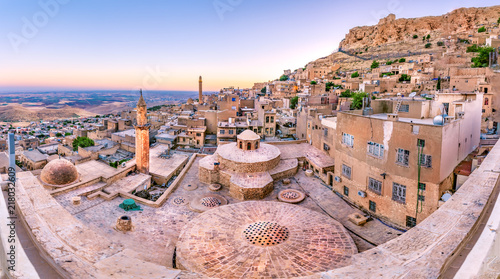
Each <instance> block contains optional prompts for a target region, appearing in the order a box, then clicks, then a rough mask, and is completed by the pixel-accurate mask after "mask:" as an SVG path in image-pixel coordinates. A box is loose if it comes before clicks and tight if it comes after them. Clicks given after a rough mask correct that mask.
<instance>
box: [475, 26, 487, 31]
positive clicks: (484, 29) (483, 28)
mask: <svg viewBox="0 0 500 279" xmlns="http://www.w3.org/2000/svg"><path fill="white" fill-rule="evenodd" d="M477 32H478V33H483V32H486V27H484V26H481V27H480V28H479V29H477Z"/></svg>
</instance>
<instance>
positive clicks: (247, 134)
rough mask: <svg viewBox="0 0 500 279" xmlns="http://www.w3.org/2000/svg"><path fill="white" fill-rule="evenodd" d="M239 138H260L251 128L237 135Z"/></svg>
mask: <svg viewBox="0 0 500 279" xmlns="http://www.w3.org/2000/svg"><path fill="white" fill-rule="evenodd" d="M237 138H238V139H239V140H260V136H259V135H257V134H256V133H254V132H253V131H252V130H245V131H243V132H242V133H241V134H239V135H238V137H237Z"/></svg>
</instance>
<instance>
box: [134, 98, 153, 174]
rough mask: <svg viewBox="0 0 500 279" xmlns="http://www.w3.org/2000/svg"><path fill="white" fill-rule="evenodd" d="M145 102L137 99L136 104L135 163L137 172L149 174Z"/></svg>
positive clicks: (147, 127) (147, 124)
mask: <svg viewBox="0 0 500 279" xmlns="http://www.w3.org/2000/svg"><path fill="white" fill-rule="evenodd" d="M147 110H148V109H147V106H146V101H144V98H143V97H142V89H141V97H139V102H137V124H136V125H135V161H136V164H137V170H138V171H139V172H141V173H144V174H149V126H150V124H149V123H148V118H147V116H146V113H147Z"/></svg>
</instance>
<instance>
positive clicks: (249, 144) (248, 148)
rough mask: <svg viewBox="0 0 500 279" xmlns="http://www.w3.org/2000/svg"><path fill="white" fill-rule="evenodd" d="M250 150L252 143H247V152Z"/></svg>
mask: <svg viewBox="0 0 500 279" xmlns="http://www.w3.org/2000/svg"><path fill="white" fill-rule="evenodd" d="M251 149H252V143H250V142H249V143H247V150H251Z"/></svg>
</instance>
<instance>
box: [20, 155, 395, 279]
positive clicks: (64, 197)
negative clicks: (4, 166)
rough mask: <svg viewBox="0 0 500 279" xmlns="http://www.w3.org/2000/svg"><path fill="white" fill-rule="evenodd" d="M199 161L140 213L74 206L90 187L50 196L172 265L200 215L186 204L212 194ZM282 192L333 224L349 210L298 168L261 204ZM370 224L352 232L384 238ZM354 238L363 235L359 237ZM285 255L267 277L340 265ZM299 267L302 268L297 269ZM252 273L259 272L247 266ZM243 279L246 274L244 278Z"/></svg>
mask: <svg viewBox="0 0 500 279" xmlns="http://www.w3.org/2000/svg"><path fill="white" fill-rule="evenodd" d="M200 160H201V157H197V158H196V160H195V162H194V164H193V165H192V167H191V168H190V169H189V171H188V172H187V173H186V175H185V177H184V178H183V180H182V181H181V182H180V184H179V185H178V187H177V188H176V190H175V191H174V192H172V194H171V195H170V197H169V198H168V199H167V201H166V202H165V203H164V205H163V206H162V207H160V208H151V207H148V206H144V205H141V207H142V209H143V211H133V212H125V211H124V210H123V209H121V208H119V207H118V205H119V204H120V203H122V202H123V200H124V199H123V198H121V197H118V198H115V199H114V200H111V201H105V200H104V199H102V198H95V199H93V200H88V199H87V198H86V197H85V196H82V201H81V204H80V205H78V206H74V205H72V204H71V197H73V196H76V195H80V194H82V193H85V192H86V191H88V190H89V189H91V187H92V186H88V187H83V188H79V189H76V190H74V191H70V192H68V193H65V194H61V195H58V196H54V197H52V198H53V201H54V202H56V203H58V204H60V205H62V206H63V207H64V208H65V209H66V210H67V211H68V212H69V213H71V214H72V215H73V216H74V217H75V218H76V219H77V220H79V221H80V222H81V223H82V224H85V226H86V227H88V229H90V230H92V231H94V232H95V233H96V234H98V235H100V236H102V237H104V238H106V239H110V240H113V241H114V242H116V243H117V245H119V246H120V247H124V248H126V249H129V250H130V251H133V253H135V255H136V256H135V257H136V258H137V259H139V260H141V261H147V262H151V263H153V264H158V265H161V266H165V267H173V263H174V260H176V259H175V258H174V249H175V247H176V246H177V242H178V238H179V235H180V233H181V231H182V228H183V227H185V226H186V225H188V224H190V221H191V220H193V219H194V218H196V217H197V216H199V215H200V213H198V212H195V211H193V210H192V209H191V208H190V207H189V203H191V202H192V201H193V200H195V199H199V200H200V197H206V196H208V195H210V194H214V193H213V192H211V191H210V189H209V186H210V185H208V184H204V183H201V182H200V181H199V179H198V171H199V169H198V164H199V162H200ZM83 167H84V169H83V170H84V172H86V173H87V175H90V172H92V171H95V172H96V173H97V174H98V175H99V176H103V175H106V176H108V175H110V176H111V175H112V174H113V172H116V169H114V168H110V167H108V166H106V165H104V164H100V163H95V162H94V163H88V164H86V165H84V166H83ZM99 167H103V169H102V170H101V171H98V170H95V168H99ZM108 172H109V173H108ZM105 173H106V174H105ZM126 180H127V179H124V180H122V181H121V182H123V181H126ZM121 182H119V183H118V184H120V183H121ZM121 184H123V183H121ZM188 185H195V186H196V187H189V188H187V186H188ZM124 186H125V187H127V185H126V183H125V184H124ZM26 188H27V191H32V190H30V187H29V185H26ZM194 188H196V189H194ZM286 189H294V190H298V191H301V192H305V193H306V194H307V195H306V198H305V199H304V200H303V201H302V202H300V203H299V208H301V209H304V210H305V209H310V210H312V211H315V212H317V213H319V214H320V215H321V216H323V217H324V218H326V219H325V220H331V221H332V222H335V220H333V219H332V218H330V217H328V216H327V215H325V211H327V212H328V213H330V214H331V215H332V216H334V217H335V218H336V219H337V220H338V221H340V222H341V223H343V221H344V219H342V215H344V214H347V213H349V212H351V211H352V210H353V209H352V208H351V207H349V206H348V205H347V204H346V203H345V202H343V201H342V200H341V199H340V198H338V197H337V196H336V195H335V194H333V193H332V192H331V190H329V189H328V188H326V187H325V186H323V185H322V184H321V182H320V180H318V179H316V178H310V177H305V175H304V173H303V171H302V170H300V171H299V173H298V174H297V175H296V179H292V181H291V183H290V184H287V185H285V184H284V183H283V182H282V181H281V180H277V181H275V182H274V190H273V191H272V192H271V193H270V194H269V195H268V196H267V197H266V198H264V199H263V201H273V202H275V203H273V204H275V205H276V206H278V207H279V206H280V205H281V204H284V203H280V202H278V193H279V192H281V191H282V190H286ZM217 194H218V195H220V196H222V197H223V198H225V199H226V200H227V203H228V204H229V205H232V204H240V203H241V201H239V200H237V199H235V198H233V197H232V196H231V195H230V194H229V188H228V187H222V189H220V190H219V191H217ZM225 207H226V206H223V205H221V206H220V207H218V208H225ZM213 210H217V208H215V209H209V210H208V211H206V212H207V213H209V212H211V211H213ZM308 212H311V211H308ZM317 213H313V214H317ZM246 214H248V212H247V213H245V212H243V215H245V216H246ZM310 214H311V213H310ZM123 215H127V216H130V217H131V219H132V224H133V226H134V229H133V230H132V231H130V232H126V233H123V232H120V231H117V230H116V229H115V224H116V220H117V219H118V218H120V217H121V216H123ZM346 216H347V215H345V217H346ZM231 222H233V220H228V224H231ZM295 223H296V224H297V225H300V226H301V227H303V228H308V227H309V226H310V225H309V223H307V222H305V223H303V224H300V223H299V222H295ZM370 223H374V221H371V222H368V223H367V224H368V225H365V227H360V228H359V231H358V232H357V233H359V232H366V233H367V234H368V235H377V234H378V233H381V234H385V231H380V229H381V228H380V227H378V226H373V225H370ZM206 224H207V226H208V227H210V226H211V224H212V221H211V220H208V221H207V223H206ZM278 224H280V223H278ZM247 225H250V224H247ZM287 229H288V230H289V232H290V237H289V238H288V239H287V240H285V241H284V242H283V243H282V244H278V245H274V246H273V248H277V249H282V248H279V247H280V246H281V247H285V246H286V247H288V246H287V245H286V243H287V242H289V241H290V240H292V234H293V230H292V229H291V228H289V227H288V226H287ZM359 234H360V235H363V233H359ZM345 235H346V236H349V235H350V236H351V237H348V239H349V241H350V242H352V241H353V240H354V242H352V243H354V244H355V245H353V248H354V249H355V248H356V246H357V250H359V251H365V250H367V249H370V248H372V247H373V245H370V244H369V243H368V242H366V241H364V240H362V239H361V238H359V237H357V236H356V235H354V234H351V233H348V232H345ZM394 236H396V235H394ZM373 238H375V237H373ZM310 239H313V238H310ZM383 239H384V238H383V237H380V240H381V241H382V240H383ZM296 246H297V247H300V245H299V244H297V245H296ZM260 248H261V247H260ZM266 249H267V248H266ZM247 251H249V250H242V251H240V252H241V254H247ZM280 253H285V254H286V251H281V252H280ZM309 254H311V255H312V256H309ZM313 254H314V253H307V254H305V256H304V257H303V259H304V261H309V260H310V261H311V262H312V261H313V258H311V257H314V255H313ZM249 255H254V256H255V257H256V258H259V259H261V260H262V261H265V260H266V259H267V257H270V259H271V261H273V257H274V256H273V257H271V255H270V254H268V253H267V252H266V253H265V254H262V255H260V256H257V255H256V254H251V253H250V254H249ZM287 255H289V257H290V261H292V262H293V261H296V262H294V264H290V265H286V264H285V262H279V265H280V266H283V268H281V267H280V268H278V270H279V271H277V272H278V273H277V274H274V275H271V273H269V276H278V275H282V276H285V275H286V272H290V273H289V275H290V276H292V275H294V274H310V273H309V271H306V270H327V269H329V268H330V267H329V266H328V264H333V263H336V264H339V263H341V262H342V261H341V260H340V258H338V257H335V256H331V255H329V256H328V257H326V256H324V257H323V258H324V259H328V260H324V261H323V262H321V261H319V262H317V263H316V264H313V263H311V262H307V263H302V262H300V260H299V259H298V258H297V259H295V260H293V259H294V258H293V257H292V255H291V254H287ZM336 260H338V261H336ZM301 264H303V265H302V266H301ZM276 265H278V264H276ZM298 267H300V268H301V269H300V270H301V271H300V272H299V271H293V272H292V271H287V270H288V269H290V268H298ZM228 268H230V267H228ZM252 269H258V268H257V267H252ZM253 272H255V271H253ZM280 272H281V273H280ZM263 274H264V276H267V273H265V272H264V273H263ZM193 276H195V275H193V274H192V273H191V272H189V271H182V273H181V274H180V275H179V277H181V278H186V277H188V278H192V277H193ZM243 277H247V276H246V275H245V276H243ZM278 277H281V276H278Z"/></svg>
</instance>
